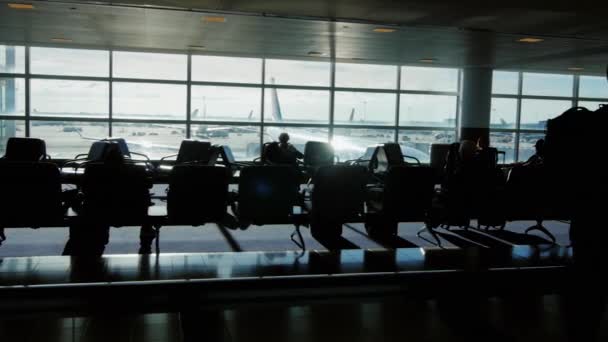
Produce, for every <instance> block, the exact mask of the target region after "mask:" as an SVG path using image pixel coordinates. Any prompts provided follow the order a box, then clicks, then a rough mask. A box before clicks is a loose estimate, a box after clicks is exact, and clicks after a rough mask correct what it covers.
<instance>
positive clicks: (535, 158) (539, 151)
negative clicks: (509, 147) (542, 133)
mask: <svg viewBox="0 0 608 342" xmlns="http://www.w3.org/2000/svg"><path fill="white" fill-rule="evenodd" d="M544 147H545V140H544V139H538V141H536V144H534V149H535V150H536V153H534V154H533V155H532V156H531V157H530V158H528V160H526V162H525V163H523V165H524V166H540V165H542V164H543V157H544V152H545V151H544Z"/></svg>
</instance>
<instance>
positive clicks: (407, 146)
mask: <svg viewBox="0 0 608 342" xmlns="http://www.w3.org/2000/svg"><path fill="white" fill-rule="evenodd" d="M454 141H456V134H455V130H401V131H399V144H400V145H401V151H403V153H404V154H405V155H408V156H412V157H415V158H417V159H418V160H420V162H421V163H429V162H430V161H431V145H432V144H450V143H453V142H454Z"/></svg>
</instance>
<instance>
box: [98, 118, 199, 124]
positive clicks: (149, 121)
mask: <svg viewBox="0 0 608 342" xmlns="http://www.w3.org/2000/svg"><path fill="white" fill-rule="evenodd" d="M108 121H109V120H108ZM112 123H139V124H172V125H185V124H187V123H188V121H186V119H184V120H163V119H132V118H124V119H118V118H116V117H114V118H112Z"/></svg>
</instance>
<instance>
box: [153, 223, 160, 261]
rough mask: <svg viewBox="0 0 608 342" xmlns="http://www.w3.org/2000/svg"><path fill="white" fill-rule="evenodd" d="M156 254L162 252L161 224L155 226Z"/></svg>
mask: <svg viewBox="0 0 608 342" xmlns="http://www.w3.org/2000/svg"><path fill="white" fill-rule="evenodd" d="M154 233H155V234H156V237H155V240H156V241H155V244H156V246H155V247H156V254H157V255H158V254H160V226H154Z"/></svg>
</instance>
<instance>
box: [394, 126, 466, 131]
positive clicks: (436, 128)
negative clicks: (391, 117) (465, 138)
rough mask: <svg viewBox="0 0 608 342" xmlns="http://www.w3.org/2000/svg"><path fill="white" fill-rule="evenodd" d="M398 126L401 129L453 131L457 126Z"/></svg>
mask: <svg viewBox="0 0 608 342" xmlns="http://www.w3.org/2000/svg"><path fill="white" fill-rule="evenodd" d="M397 128H398V129H399V130H401V131H452V130H455V129H456V127H455V126H452V127H447V126H439V127H435V126H398V127H397Z"/></svg>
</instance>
